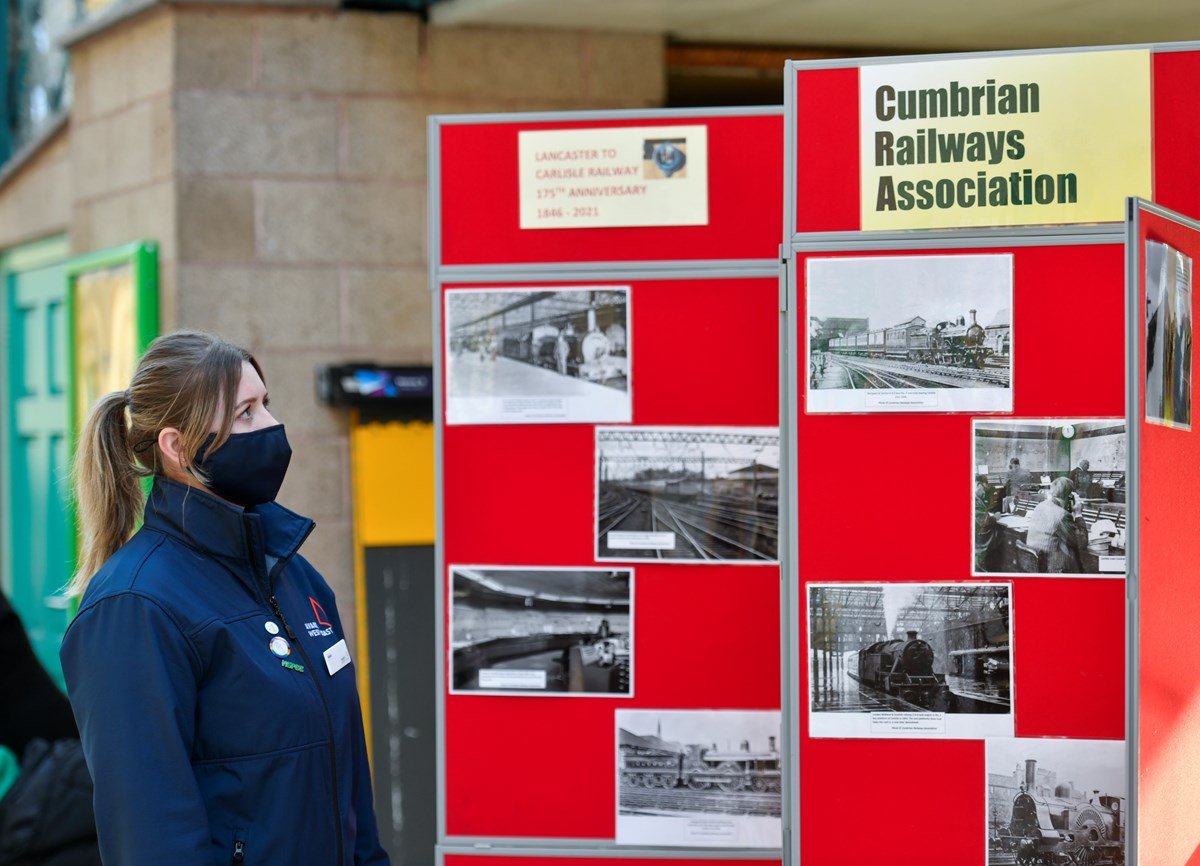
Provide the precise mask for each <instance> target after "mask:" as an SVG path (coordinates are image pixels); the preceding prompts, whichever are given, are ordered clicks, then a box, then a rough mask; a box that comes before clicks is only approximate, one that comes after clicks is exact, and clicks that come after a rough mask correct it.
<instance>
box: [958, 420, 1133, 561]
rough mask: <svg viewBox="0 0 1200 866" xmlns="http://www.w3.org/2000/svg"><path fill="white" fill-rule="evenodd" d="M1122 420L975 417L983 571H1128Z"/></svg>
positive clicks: (977, 537) (978, 546) (978, 551)
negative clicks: (997, 418) (1126, 559)
mask: <svg viewBox="0 0 1200 866" xmlns="http://www.w3.org/2000/svg"><path fill="white" fill-rule="evenodd" d="M1125 461H1126V457H1125V422H1124V421H1123V420H1122V419H1119V418H1099V419H1087V420H1061V419H1058V420H1056V419H1021V420H1013V421H997V420H977V421H976V422H975V424H974V470H975V480H974V493H975V505H974V563H973V567H972V573H974V574H977V575H982V574H1097V575H1111V576H1114V577H1116V576H1120V575H1123V574H1124V573H1125V468H1126V462H1125Z"/></svg>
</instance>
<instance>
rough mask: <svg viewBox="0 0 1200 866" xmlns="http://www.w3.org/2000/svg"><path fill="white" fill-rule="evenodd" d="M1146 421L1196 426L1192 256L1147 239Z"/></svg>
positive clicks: (1189, 427)
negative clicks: (1193, 421)
mask: <svg viewBox="0 0 1200 866" xmlns="http://www.w3.org/2000/svg"><path fill="white" fill-rule="evenodd" d="M1145 260H1146V420H1147V421H1151V422H1154V423H1157V424H1165V425H1166V426H1168V427H1178V428H1180V429H1182V430H1191V429H1192V260H1191V257H1189V256H1186V255H1184V254H1183V253H1182V252H1180V251H1179V250H1177V249H1175V248H1174V247H1171V246H1168V245H1167V244H1163V243H1159V242H1158V241H1146V251H1145Z"/></svg>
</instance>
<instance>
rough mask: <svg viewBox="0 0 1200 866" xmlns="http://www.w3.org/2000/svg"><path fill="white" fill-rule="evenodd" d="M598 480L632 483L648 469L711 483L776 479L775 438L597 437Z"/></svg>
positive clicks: (689, 434) (718, 434)
mask: <svg viewBox="0 0 1200 866" xmlns="http://www.w3.org/2000/svg"><path fill="white" fill-rule="evenodd" d="M596 443H597V449H598V451H599V455H600V461H601V465H602V473H601V477H602V478H604V479H608V480H616V479H622V478H632V477H634V476H635V475H637V474H638V473H639V472H644V471H645V470H647V469H657V470H661V471H672V470H679V471H688V472H695V473H699V472H701V470H703V472H704V474H705V476H706V477H709V478H722V477H731V478H750V477H752V476H753V477H756V478H759V479H763V480H766V479H778V477H779V434H778V432H776V431H775V430H774V429H770V430H768V429H766V428H743V429H737V428H730V429H728V430H723V429H720V428H696V429H691V428H641V429H639V428H632V427H631V428H627V429H615V428H614V429H605V430H601V431H599V432H598V434H597V440H596Z"/></svg>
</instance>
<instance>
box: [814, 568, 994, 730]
mask: <svg viewBox="0 0 1200 866" xmlns="http://www.w3.org/2000/svg"><path fill="white" fill-rule="evenodd" d="M1010 602H1011V584H1008V583H836V584H834V583H829V584H809V586H808V647H809V651H808V661H809V664H808V679H809V686H810V688H809V730H810V734H811V736H813V737H845V738H850V737H863V738H869V737H880V738H883V737H886V738H899V737H912V738H949V739H963V738H969V739H974V738H979V737H986V736H1011V735H1012V733H1013V709H1012V706H1013V702H1012V682H1013V676H1012V625H1011V610H1010Z"/></svg>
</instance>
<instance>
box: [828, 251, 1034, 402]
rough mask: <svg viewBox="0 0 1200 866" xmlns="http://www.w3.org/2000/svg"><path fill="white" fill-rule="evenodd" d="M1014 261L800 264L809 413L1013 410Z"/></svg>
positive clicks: (997, 257) (960, 258)
mask: <svg viewBox="0 0 1200 866" xmlns="http://www.w3.org/2000/svg"><path fill="white" fill-rule="evenodd" d="M1012 286H1013V265H1012V256H1011V255H1007V254H990V255H938V256H931V255H920V256H915V255H914V256H864V257H846V258H823V257H816V258H810V259H808V261H807V263H806V268H805V288H806V297H807V304H808V306H807V310H808V338H807V339H808V345H807V357H808V376H807V393H806V399H807V409H808V411H809V412H1011V411H1012V361H1013V333H1012V295H1013V292H1012Z"/></svg>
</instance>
